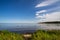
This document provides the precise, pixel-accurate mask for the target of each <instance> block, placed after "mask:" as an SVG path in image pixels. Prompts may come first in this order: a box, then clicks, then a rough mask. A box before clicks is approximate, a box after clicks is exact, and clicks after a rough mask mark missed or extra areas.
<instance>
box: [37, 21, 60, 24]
mask: <svg viewBox="0 0 60 40" xmlns="http://www.w3.org/2000/svg"><path fill="white" fill-rule="evenodd" d="M51 23H52V24H55V23H56V24H57V23H60V21H50V22H39V23H38V24H51Z"/></svg>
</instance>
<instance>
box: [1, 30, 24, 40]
mask: <svg viewBox="0 0 60 40" xmlns="http://www.w3.org/2000/svg"><path fill="white" fill-rule="evenodd" d="M0 40H24V39H23V36H22V35H21V34H16V33H11V32H8V31H6V30H5V31H0Z"/></svg>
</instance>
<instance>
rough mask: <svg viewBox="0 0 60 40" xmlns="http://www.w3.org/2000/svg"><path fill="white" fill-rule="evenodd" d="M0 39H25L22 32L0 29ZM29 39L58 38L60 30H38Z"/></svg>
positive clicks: (59, 37) (53, 39) (46, 39)
mask: <svg viewBox="0 0 60 40" xmlns="http://www.w3.org/2000/svg"><path fill="white" fill-rule="evenodd" d="M0 40H25V39H24V38H23V34H17V33H12V32H9V31H6V30H5V31H0ZM30 40H60V30H38V31H36V32H34V33H33V34H32V37H31V39H30Z"/></svg>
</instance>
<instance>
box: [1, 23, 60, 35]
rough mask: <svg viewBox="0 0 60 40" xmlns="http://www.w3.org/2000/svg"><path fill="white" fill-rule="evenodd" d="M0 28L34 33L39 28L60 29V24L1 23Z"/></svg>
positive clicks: (22, 32)
mask: <svg viewBox="0 0 60 40" xmlns="http://www.w3.org/2000/svg"><path fill="white" fill-rule="evenodd" d="M0 30H8V31H10V32H15V33H21V34H24V33H34V32H36V31H37V30H60V24H59V23H58V24H56V23H55V24H37V23H0Z"/></svg>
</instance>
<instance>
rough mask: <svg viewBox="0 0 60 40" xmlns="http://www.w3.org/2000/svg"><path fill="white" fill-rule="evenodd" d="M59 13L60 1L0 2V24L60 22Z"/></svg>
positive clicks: (7, 0)
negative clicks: (51, 20)
mask: <svg viewBox="0 0 60 40" xmlns="http://www.w3.org/2000/svg"><path fill="white" fill-rule="evenodd" d="M59 11H60V0H0V23H33V22H40V21H50V20H49V19H53V18H54V17H55V18H56V19H55V18H54V19H53V21H54V20H60V18H59V16H60V15H59V13H60V12H59ZM53 16H54V17H53ZM57 16H58V17H57ZM52 17H53V18H52ZM57 18H58V19H57Z"/></svg>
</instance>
